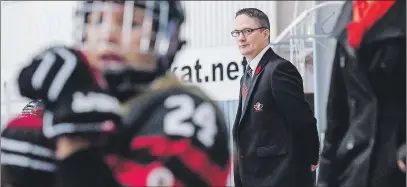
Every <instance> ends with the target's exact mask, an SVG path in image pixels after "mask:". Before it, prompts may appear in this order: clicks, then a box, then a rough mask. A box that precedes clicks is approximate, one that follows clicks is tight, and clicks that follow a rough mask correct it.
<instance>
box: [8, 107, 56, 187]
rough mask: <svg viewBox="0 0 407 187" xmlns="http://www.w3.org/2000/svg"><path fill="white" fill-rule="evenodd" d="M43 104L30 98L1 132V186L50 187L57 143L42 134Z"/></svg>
mask: <svg viewBox="0 0 407 187" xmlns="http://www.w3.org/2000/svg"><path fill="white" fill-rule="evenodd" d="M43 109H44V106H43V103H42V102H41V101H40V100H37V101H31V102H30V103H28V104H27V105H26V106H25V107H24V108H23V111H22V112H21V113H20V114H19V115H18V116H16V117H15V118H13V119H12V120H10V121H9V122H8V123H7V124H6V127H5V129H4V130H3V131H2V133H1V159H0V161H1V186H2V187H51V186H53V182H54V169H55V155H54V150H55V149H54V146H53V144H52V143H51V142H50V141H48V140H47V138H45V137H44V135H43V134H42V115H43Z"/></svg>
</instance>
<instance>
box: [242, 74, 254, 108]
mask: <svg viewBox="0 0 407 187" xmlns="http://www.w3.org/2000/svg"><path fill="white" fill-rule="evenodd" d="M252 75H253V70H252V69H251V68H250V66H247V68H246V73H245V74H244V77H243V85H242V111H243V108H244V106H245V103H246V99H247V96H248V95H249V89H250V86H251V84H252Z"/></svg>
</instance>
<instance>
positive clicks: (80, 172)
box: [56, 136, 121, 187]
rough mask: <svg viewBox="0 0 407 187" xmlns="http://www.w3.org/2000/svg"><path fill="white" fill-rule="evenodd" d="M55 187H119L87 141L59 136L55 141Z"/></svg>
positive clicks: (102, 160)
mask: <svg viewBox="0 0 407 187" xmlns="http://www.w3.org/2000/svg"><path fill="white" fill-rule="evenodd" d="M56 155H57V158H58V159H59V160H60V161H59V162H58V170H57V172H56V186H57V187H90V186H95V187H121V186H120V184H119V183H118V182H117V181H116V180H115V178H114V176H113V173H112V171H111V170H110V168H109V167H108V165H107V164H106V162H105V161H104V159H103V156H102V154H101V153H100V152H99V149H98V148H96V147H92V146H91V143H90V142H89V141H88V140H84V139H78V138H72V137H66V136H61V137H59V138H58V140H57V151H56Z"/></svg>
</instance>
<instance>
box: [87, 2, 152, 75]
mask: <svg viewBox="0 0 407 187" xmlns="http://www.w3.org/2000/svg"><path fill="white" fill-rule="evenodd" d="M132 9H133V13H131V12H126V13H125V14H128V15H125V14H124V11H125V9H124V5H123V4H116V3H114V4H112V5H111V11H99V12H97V11H93V12H90V14H88V16H87V19H88V28H87V29H86V30H85V38H86V40H85V42H84V47H85V53H86V55H87V57H88V60H89V62H90V63H91V64H92V65H93V66H95V67H97V68H106V67H109V68H113V69H114V68H115V67H123V66H124V65H126V66H130V67H133V68H137V69H142V70H146V71H154V69H155V68H156V64H155V63H156V58H155V55H154V54H153V52H152V47H153V46H154V45H153V44H154V42H155V41H154V37H155V35H156V33H155V32H153V30H152V29H150V30H148V31H147V32H149V33H150V35H151V39H150V41H147V43H148V42H150V50H148V51H147V52H144V53H142V52H140V48H141V45H140V43H141V39H142V37H141V36H142V27H143V21H144V9H141V8H137V7H134V8H133V7H132ZM126 16H128V18H130V20H129V22H127V23H124V22H125V20H126ZM144 23H145V24H152V23H151V22H149V23H147V21H146V22H144ZM126 26H127V28H129V29H123V28H125V27H126ZM126 31H128V32H126Z"/></svg>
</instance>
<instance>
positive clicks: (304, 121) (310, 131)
mask: <svg viewBox="0 0 407 187" xmlns="http://www.w3.org/2000/svg"><path fill="white" fill-rule="evenodd" d="M271 87H272V90H273V95H274V99H275V101H276V102H277V105H278V107H279V108H280V109H281V110H282V113H283V115H284V118H285V120H286V121H287V123H288V125H289V126H290V128H291V129H293V131H294V134H295V136H296V137H299V140H300V141H299V142H300V143H303V144H304V147H305V152H307V154H306V157H307V158H306V159H307V161H309V162H310V163H309V164H314V165H315V164H317V163H318V157H319V138H318V130H317V125H316V119H315V118H314V114H313V112H312V110H311V107H310V106H309V104H308V103H307V101H306V100H305V95H304V89H303V83H302V78H301V75H300V74H299V72H298V70H297V68H296V67H295V66H294V65H293V64H291V63H290V62H288V61H284V62H281V63H280V64H279V65H277V67H276V68H275V70H274V71H273V75H272V80H271Z"/></svg>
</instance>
